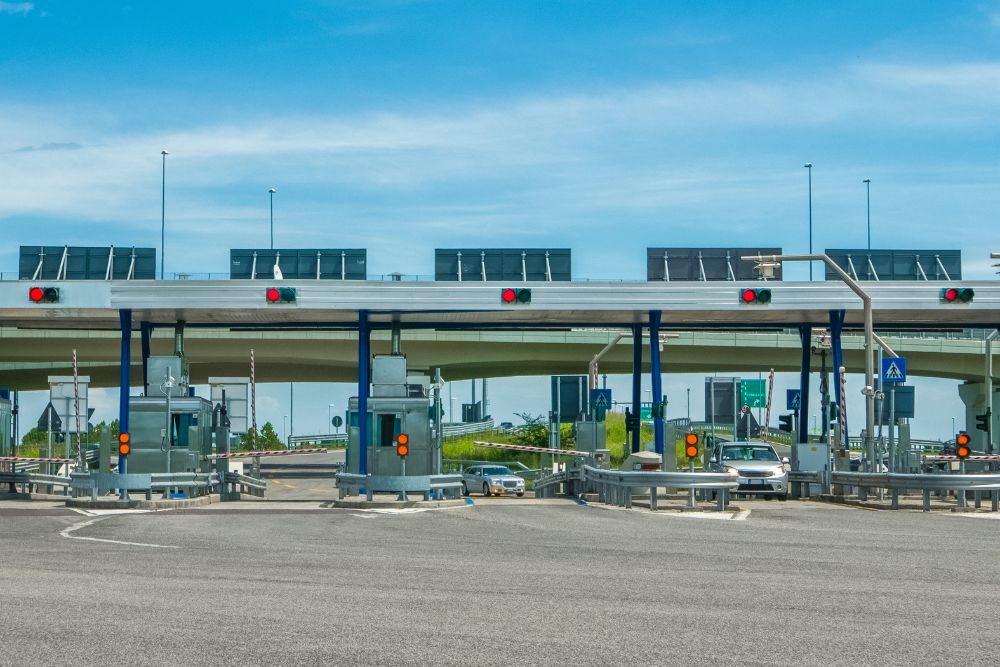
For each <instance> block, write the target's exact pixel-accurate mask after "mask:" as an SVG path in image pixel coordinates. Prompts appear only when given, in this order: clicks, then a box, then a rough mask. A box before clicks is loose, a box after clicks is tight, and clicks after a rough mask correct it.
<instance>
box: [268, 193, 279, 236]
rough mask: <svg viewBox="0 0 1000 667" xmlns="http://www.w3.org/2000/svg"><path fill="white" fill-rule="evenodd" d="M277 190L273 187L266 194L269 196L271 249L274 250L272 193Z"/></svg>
mask: <svg viewBox="0 0 1000 667" xmlns="http://www.w3.org/2000/svg"><path fill="white" fill-rule="evenodd" d="M275 192H277V190H275V189H274V188H271V189H270V190H268V191H267V194H268V196H269V197H270V198H271V250H274V193H275Z"/></svg>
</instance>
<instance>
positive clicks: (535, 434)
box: [514, 412, 549, 447]
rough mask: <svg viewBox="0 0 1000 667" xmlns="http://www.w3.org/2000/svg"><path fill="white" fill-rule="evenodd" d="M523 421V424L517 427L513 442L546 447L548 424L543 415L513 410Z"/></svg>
mask: <svg viewBox="0 0 1000 667" xmlns="http://www.w3.org/2000/svg"><path fill="white" fill-rule="evenodd" d="M514 414H515V415H516V416H517V417H519V418H520V419H522V420H523V421H524V426H522V427H521V428H519V429H517V433H516V434H515V435H514V444H516V445H528V446H530V447H547V446H548V444H549V425H548V422H546V420H545V417H544V416H543V415H531V414H529V413H527V412H515V413H514Z"/></svg>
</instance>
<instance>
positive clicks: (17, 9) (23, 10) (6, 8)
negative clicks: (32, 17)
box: [0, 0, 35, 15]
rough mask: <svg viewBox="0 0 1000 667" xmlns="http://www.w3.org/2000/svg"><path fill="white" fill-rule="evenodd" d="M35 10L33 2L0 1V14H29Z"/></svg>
mask: <svg viewBox="0 0 1000 667" xmlns="http://www.w3.org/2000/svg"><path fill="white" fill-rule="evenodd" d="M34 9H35V3H33V2H4V1H3V0H0V14H22V15H24V14H30V13H31V11H32V10H34Z"/></svg>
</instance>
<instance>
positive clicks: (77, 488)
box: [70, 471, 221, 501]
mask: <svg viewBox="0 0 1000 667" xmlns="http://www.w3.org/2000/svg"><path fill="white" fill-rule="evenodd" d="M220 483H221V480H220V478H219V474H218V473H216V472H210V473H201V472H175V473H129V474H126V475H119V474H118V473H109V472H92V471H74V472H72V473H71V474H70V488H71V490H72V493H73V496H74V497H76V498H79V497H81V496H84V495H89V496H90V499H91V500H92V501H96V500H97V499H98V495H101V494H107V493H111V492H114V491H117V490H118V489H122V488H124V489H128V490H129V491H139V492H144V493H145V496H146V500H151V499H152V495H153V491H154V490H160V491H163V492H164V493H169V492H170V491H171V490H172V489H186V490H188V491H189V492H191V493H192V494H193V495H201V494H202V493H204V494H207V493H211V491H212V489H213V488H217V487H218V486H219V485H220Z"/></svg>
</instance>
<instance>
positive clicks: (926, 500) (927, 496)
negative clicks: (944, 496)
mask: <svg viewBox="0 0 1000 667" xmlns="http://www.w3.org/2000/svg"><path fill="white" fill-rule="evenodd" d="M924 511H925V512H930V511H931V490H930V489H924Z"/></svg>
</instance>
